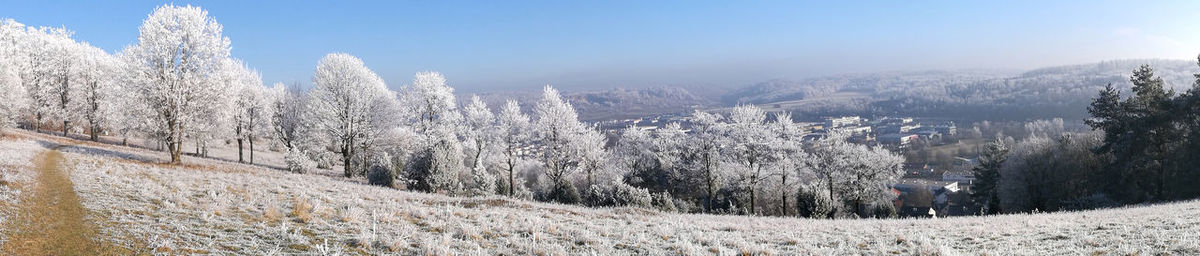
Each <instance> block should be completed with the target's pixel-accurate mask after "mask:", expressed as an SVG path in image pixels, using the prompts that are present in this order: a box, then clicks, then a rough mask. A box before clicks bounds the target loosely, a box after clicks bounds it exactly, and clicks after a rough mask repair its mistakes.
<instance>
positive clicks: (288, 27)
mask: <svg viewBox="0 0 1200 256" xmlns="http://www.w3.org/2000/svg"><path fill="white" fill-rule="evenodd" d="M164 3H172V2H163V1H138V2H122V3H78V2H70V3H67V2H43V1H22V2H13V3H6V4H5V8H4V9H5V10H0V17H4V18H12V19H15V20H16V21H18V22H22V23H25V24H29V25H35V26H63V27H66V28H67V29H69V30H72V31H75V38H77V39H78V40H82V41H87V42H89V43H91V44H93V45H96V46H98V47H101V48H103V49H105V50H107V51H109V52H114V51H118V50H120V49H121V48H122V47H124V46H125V45H128V44H130V43H132V42H134V41H135V40H136V39H137V28H138V25H139V24H140V23H141V21H142V19H144V18H145V17H146V14H147V13H150V12H151V11H152V10H153V8H154V7H156V6H159V5H162V4H164ZM173 3H175V4H177V5H186V4H192V5H197V6H201V7H203V8H205V9H206V10H208V11H209V14H210V15H211V16H213V17H215V18H216V20H217V21H218V22H220V23H221V24H222V25H223V26H224V29H225V35H226V36H228V37H229V38H230V40H231V41H232V42H233V55H234V57H236V58H241V59H244V60H245V61H246V63H248V64H249V65H250V66H251V67H254V68H256V69H258V70H259V71H260V72H261V73H262V75H263V80H264V82H267V83H274V82H285V83H292V82H300V83H303V84H309V83H311V82H310V80H311V76H312V71H313V69H314V67H315V66H316V63H317V61H318V60H319V59H320V57H321V56H323V55H324V54H325V53H328V52H347V53H350V54H354V55H356V56H359V57H361V58H362V59H363V60H364V61H365V62H366V64H367V66H368V67H370V68H372V69H373V70H375V71H376V72H377V73H379V74H380V76H382V77H383V78H384V79H385V80H386V81H387V83H388V86H389V87H391V88H399V87H400V86H402V85H405V84H409V83H410V81H411V79H412V75H413V73H415V72H418V71H425V70H432V71H439V72H442V73H444V74H446V76H447V78H448V79H449V81H450V83H451V84H452V85H453V86H455V88H458V89H459V90H460V92H493V91H499V90H510V89H516V90H531V89H537V88H540V87H541V86H542V85H545V84H553V85H555V86H556V87H560V88H564V89H567V90H586V89H597V88H615V87H623V88H641V87H647V86H658V85H702V86H722V87H728V86H737V85H744V84H749V83H754V82H759V81H765V80H770V79H777V78H783V79H800V78H806V77H816V76H825V75H834V74H845V73H872V72H888V71H924V70H971V69H984V70H1028V69H1033V68H1040V67H1047V66H1058V65H1073V64H1085V63H1095V62H1100V61H1105V60H1117V59H1190V58H1191V57H1192V56H1196V54H1197V53H1200V47H1197V45H1200V35H1198V34H1195V33H1188V32H1189V31H1188V28H1187V27H1186V26H1187V25H1189V24H1190V22H1189V21H1190V20H1189V18H1190V17H1189V16H1191V15H1192V14H1194V13H1198V11H1200V3H1196V2H1184V1H1181V2H1152V3H1128V2H1117V1H1104V2H1087V3H1078V4H1064V3H1050V4H1046V3H1042V2H1005V3H995V4H993V3H958V2H936V3H934V2H927V3H889V2H876V3H865V2H860V3H826V2H816V3H797V2H753V3H738V4H737V5H735V6H730V5H727V3H721V2H651V3H641V2H639V3H638V4H636V5H634V4H633V2H629V3H626V4H617V3H612V2H607V3H576V2H570V3H565V2H521V3H509V2H505V3H496V2H474V3H471V4H462V3H441V2H436V3H435V2H389V3H371V4H358V5H338V4H333V3H281V2H252V3H244V2H206V1H201V2H194V1H175V2H173ZM50 7H54V8H50ZM97 10H100V11H97Z"/></svg>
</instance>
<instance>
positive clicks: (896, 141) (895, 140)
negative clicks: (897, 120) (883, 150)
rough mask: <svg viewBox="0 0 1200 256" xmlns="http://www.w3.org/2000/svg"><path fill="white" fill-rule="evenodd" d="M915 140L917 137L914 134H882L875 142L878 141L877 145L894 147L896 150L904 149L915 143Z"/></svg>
mask: <svg viewBox="0 0 1200 256" xmlns="http://www.w3.org/2000/svg"><path fill="white" fill-rule="evenodd" d="M917 139H918V136H917V135H916V134H899V133H890V134H884V135H880V136H879V137H876V138H875V140H876V141H879V144H883V145H887V146H891V147H896V148H906V147H908V145H909V144H911V143H912V142H914V141H917Z"/></svg>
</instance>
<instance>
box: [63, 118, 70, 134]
mask: <svg viewBox="0 0 1200 256" xmlns="http://www.w3.org/2000/svg"><path fill="white" fill-rule="evenodd" d="M70 127H71V121H67V120H63V137H67V130H68V128H70Z"/></svg>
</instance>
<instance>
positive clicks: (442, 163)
mask: <svg viewBox="0 0 1200 256" xmlns="http://www.w3.org/2000/svg"><path fill="white" fill-rule="evenodd" d="M401 92H402V95H401V97H402V98H403V100H404V104H403V105H404V106H405V108H406V110H407V111H409V113H407V114H409V115H410V117H412V118H414V119H415V120H414V121H415V123H416V129H415V130H416V133H417V134H418V135H419V136H420V140H418V141H417V144H418V146H417V148H418V152H422V153H419V154H417V155H416V156H417V157H418V158H420V157H429V158H432V159H414V160H413V161H412V162H414V163H415V164H417V165H415V166H414V167H413V168H408V169H409V171H410V173H409V174H408V176H409V179H410V182H417V183H420V184H424V185H418V186H416V187H418V188H425V189H424V190H426V191H429V192H437V191H446V192H449V193H457V192H458V189H459V188H461V187H460V186H459V185H460V184H459V183H458V182H459V179H458V177H459V175H460V174H461V173H463V172H464V170H466V166H465V165H464V163H462V161H463V159H464V158H465V157H464V156H463V152H462V150H461V148H462V147H461V145H460V144H461V143H460V142H459V136H460V135H461V134H462V133H464V132H465V131H466V130H467V129H464V127H462V119H463V118H462V115H461V114H460V113H459V112H458V109H457V105H456V102H455V98H454V88H452V87H450V85H449V84H448V83H447V82H446V77H444V76H442V74H440V73H437V72H419V73H417V74H416V75H415V76H414V77H413V83H412V85H409V86H406V87H405V88H404V89H402V90H401ZM472 160H473V159H472ZM456 162H457V163H456ZM421 163H430V164H421ZM422 179H432V180H422Z"/></svg>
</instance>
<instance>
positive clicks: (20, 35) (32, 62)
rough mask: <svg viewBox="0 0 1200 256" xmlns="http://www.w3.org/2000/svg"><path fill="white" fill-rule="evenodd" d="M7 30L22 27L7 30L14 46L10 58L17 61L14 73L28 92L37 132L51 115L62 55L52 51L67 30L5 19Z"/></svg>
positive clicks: (59, 43)
mask: <svg viewBox="0 0 1200 256" xmlns="http://www.w3.org/2000/svg"><path fill="white" fill-rule="evenodd" d="M5 27H6V28H8V29H7V30H11V31H15V30H17V29H23V30H24V31H23V32H13V33H10V34H11V35H12V36H10V38H12V40H14V41H13V42H12V43H13V45H15V46H16V50H15V53H16V54H15V55H16V56H14V57H13V59H12V60H13V61H18V62H21V63H19V64H18V65H15V66H16V67H17V68H18V71H17V73H18V75H19V76H20V77H21V83H22V84H23V85H24V87H25V92H26V93H27V94H28V95H29V97H28V99H29V101H27V102H28V103H29V104H30V105H29V107H28V108H27V110H28V111H31V112H32V116H33V129H34V131H38V132H40V131H41V127H42V123H43V122H45V120H46V119H50V118H53V117H54V116H55V113H56V110H57V108H56V106H57V105H59V104H57V102H58V100H60V99H59V98H56V96H57V95H56V90H55V89H56V88H58V86H61V79H62V75H61V73H62V71H63V69H62V66H61V64H62V58H63V57H64V56H62V53H61V52H58V51H55V49H58V47H51V46H57V45H61V42H65V41H69V40H70V39H69V38H70V35H71V32H70V31H67V30H66V29H62V28H46V27H42V28H34V27H25V26H24V25H21V24H19V23H16V22H13V21H11V20H9V22H8V23H7V24H6V25H5Z"/></svg>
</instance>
